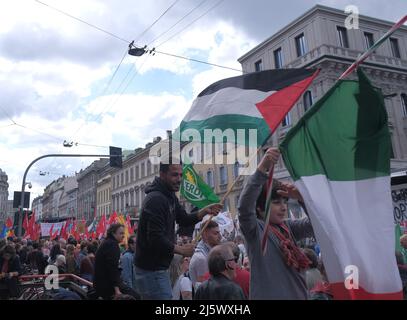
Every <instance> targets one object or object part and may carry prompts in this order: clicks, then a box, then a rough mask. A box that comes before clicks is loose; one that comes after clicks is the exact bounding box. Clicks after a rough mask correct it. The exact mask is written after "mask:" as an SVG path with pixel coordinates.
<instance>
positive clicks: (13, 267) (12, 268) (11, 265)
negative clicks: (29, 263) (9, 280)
mask: <svg viewBox="0 0 407 320" xmlns="http://www.w3.org/2000/svg"><path fill="white" fill-rule="evenodd" d="M5 262H6V260H5V259H4V258H3V256H2V255H1V256H0V272H1V270H2V268H3V263H5ZM10 272H18V274H21V264H20V257H19V256H18V255H16V256H15V257H14V258H13V259H11V260H9V261H8V271H7V273H10Z"/></svg>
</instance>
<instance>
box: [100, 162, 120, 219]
mask: <svg viewBox="0 0 407 320" xmlns="http://www.w3.org/2000/svg"><path fill="white" fill-rule="evenodd" d="M115 170H116V169H115V168H112V167H110V166H109V164H107V165H106V166H105V167H104V168H103V169H102V170H101V172H100V174H99V179H98V181H97V185H96V193H97V198H96V206H97V210H96V213H97V215H98V216H101V215H109V214H110V213H112V172H113V171H115Z"/></svg>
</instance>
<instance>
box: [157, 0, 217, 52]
mask: <svg viewBox="0 0 407 320" xmlns="http://www.w3.org/2000/svg"><path fill="white" fill-rule="evenodd" d="M223 1H224V0H219V1H218V2H217V3H215V4H214V5H213V6H212V7H210V8H209V9H208V10H206V11H205V12H204V13H203V14H201V15H200V16H198V17H197V18H196V19H194V20H192V22H190V23H188V24H187V25H186V26H185V27H184V28H182V29H181V30H179V31H178V32H176V33H174V34H173V35H172V36H171V37H169V38H168V39H167V40H165V41H164V42H161V43H160V44H159V45H157V46H156V47H155V48H159V47H161V46H162V45H164V44H165V43H167V42H168V41H170V40H171V39H173V38H174V37H175V36H177V35H179V34H180V33H182V32H184V31H185V30H186V29H187V28H188V27H189V26H191V25H192V24H194V23H195V22H197V21H198V20H199V19H201V18H203V17H204V16H206V15H207V14H208V13H209V12H210V11H212V10H213V9H215V8H216V7H217V6H219V5H220V4H221V3H222V2H223Z"/></svg>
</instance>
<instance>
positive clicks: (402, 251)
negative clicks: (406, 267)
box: [394, 223, 407, 264]
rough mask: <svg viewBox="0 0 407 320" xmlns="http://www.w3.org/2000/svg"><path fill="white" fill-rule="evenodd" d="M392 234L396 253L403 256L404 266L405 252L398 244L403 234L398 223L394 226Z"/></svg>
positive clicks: (406, 255)
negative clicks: (393, 234)
mask: <svg viewBox="0 0 407 320" xmlns="http://www.w3.org/2000/svg"><path fill="white" fill-rule="evenodd" d="M394 233H395V235H396V251H398V252H400V253H401V255H402V256H403V262H404V264H406V263H407V250H406V249H404V248H403V247H402V246H401V243H400V238H401V236H402V235H403V232H402V230H401V227H400V224H399V223H397V224H396V227H395V232H394Z"/></svg>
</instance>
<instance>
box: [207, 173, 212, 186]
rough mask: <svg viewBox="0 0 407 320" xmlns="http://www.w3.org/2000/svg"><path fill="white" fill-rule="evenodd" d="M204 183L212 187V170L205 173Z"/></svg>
mask: <svg viewBox="0 0 407 320" xmlns="http://www.w3.org/2000/svg"><path fill="white" fill-rule="evenodd" d="M206 183H207V184H208V185H209V186H210V187H211V188H213V172H212V171H208V172H207V173H206Z"/></svg>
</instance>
